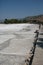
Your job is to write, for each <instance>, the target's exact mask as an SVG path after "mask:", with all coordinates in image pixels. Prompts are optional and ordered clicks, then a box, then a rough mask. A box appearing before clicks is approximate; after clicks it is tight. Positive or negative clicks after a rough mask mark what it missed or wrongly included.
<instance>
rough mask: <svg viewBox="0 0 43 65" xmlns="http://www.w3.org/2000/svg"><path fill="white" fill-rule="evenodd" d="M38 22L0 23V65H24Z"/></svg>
mask: <svg viewBox="0 0 43 65" xmlns="http://www.w3.org/2000/svg"><path fill="white" fill-rule="evenodd" d="M36 30H38V25H37V24H8V25H4V24H0V65H24V63H25V59H26V58H27V56H28V57H29V52H30V50H31V48H32V46H33V42H34V39H35V35H36V34H35V33H34V32H35V31H36Z"/></svg>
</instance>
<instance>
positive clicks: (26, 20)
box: [4, 15, 43, 24]
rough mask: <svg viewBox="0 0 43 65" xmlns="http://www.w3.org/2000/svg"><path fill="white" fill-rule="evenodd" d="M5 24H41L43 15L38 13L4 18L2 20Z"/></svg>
mask: <svg viewBox="0 0 43 65" xmlns="http://www.w3.org/2000/svg"><path fill="white" fill-rule="evenodd" d="M4 23H5V24H13V23H37V24H40V23H42V24H43V15H38V16H29V17H25V18H23V19H20V20H19V19H5V20H4Z"/></svg>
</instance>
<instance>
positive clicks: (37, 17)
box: [24, 15, 43, 22]
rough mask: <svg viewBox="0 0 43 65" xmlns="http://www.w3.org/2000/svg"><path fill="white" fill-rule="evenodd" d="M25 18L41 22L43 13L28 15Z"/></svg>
mask: <svg viewBox="0 0 43 65" xmlns="http://www.w3.org/2000/svg"><path fill="white" fill-rule="evenodd" d="M24 19H25V20H36V21H40V22H43V15H37V16H28V17H25V18H24Z"/></svg>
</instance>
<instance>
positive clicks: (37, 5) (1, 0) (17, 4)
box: [0, 0, 43, 19]
mask: <svg viewBox="0 0 43 65" xmlns="http://www.w3.org/2000/svg"><path fill="white" fill-rule="evenodd" d="M39 14H43V0H0V19H5V18H23V17H27V16H34V15H39Z"/></svg>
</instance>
